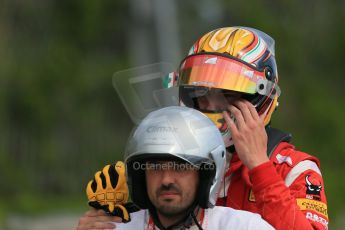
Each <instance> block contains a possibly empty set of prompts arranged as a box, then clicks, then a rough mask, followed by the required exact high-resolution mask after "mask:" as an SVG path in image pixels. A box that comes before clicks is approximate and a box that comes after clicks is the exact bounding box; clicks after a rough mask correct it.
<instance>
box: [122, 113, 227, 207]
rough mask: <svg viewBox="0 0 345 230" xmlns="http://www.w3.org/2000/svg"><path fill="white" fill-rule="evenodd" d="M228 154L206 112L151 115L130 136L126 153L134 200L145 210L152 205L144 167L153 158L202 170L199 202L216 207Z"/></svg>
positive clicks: (129, 183)
mask: <svg viewBox="0 0 345 230" xmlns="http://www.w3.org/2000/svg"><path fill="white" fill-rule="evenodd" d="M225 155H226V154H225V145H224V141H223V138H222V135H221V134H220V132H219V130H218V128H217V127H216V126H215V125H214V124H213V122H212V121H211V120H210V119H209V118H208V117H207V116H205V115H204V114H203V113H201V112H199V111H197V110H195V109H191V108H187V107H180V106H171V107H166V108H163V109H159V110H157V111H154V112H151V113H150V114H149V115H148V116H147V117H146V118H144V120H142V121H141V123H140V124H139V126H138V127H137V128H136V129H135V130H134V132H133V133H132V135H131V136H130V138H129V140H128V143H127V148H126V152H125V157H124V158H125V164H126V168H127V180H128V185H129V191H130V195H131V197H132V200H133V202H134V203H135V204H137V205H138V206H139V207H140V208H143V209H146V208H149V207H150V206H151V202H150V201H149V199H148V195H147V191H146V182H145V172H144V169H142V168H140V165H143V164H144V163H145V162H146V161H148V160H149V161H150V160H153V159H162V160H164V159H169V160H178V161H181V160H182V161H184V162H187V163H189V164H191V165H193V166H195V167H197V168H198V169H199V176H200V182H199V187H198V190H197V191H198V195H197V197H196V203H197V204H198V205H199V206H200V207H202V208H210V207H213V206H214V205H215V204H216V200H217V197H218V192H219V188H220V185H221V181H222V178H223V175H224V171H225V163H226V161H225Z"/></svg>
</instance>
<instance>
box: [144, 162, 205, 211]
mask: <svg viewBox="0 0 345 230" xmlns="http://www.w3.org/2000/svg"><path fill="white" fill-rule="evenodd" d="M146 166H147V167H146V170H145V174H146V186H147V193H148V196H149V199H150V201H151V202H152V204H153V205H154V206H155V207H156V209H157V211H158V212H159V213H160V214H161V215H164V216H166V217H172V216H176V215H180V214H184V211H186V210H187V209H188V208H189V207H190V206H191V205H192V203H193V201H194V199H195V197H196V190H197V187H198V183H199V174H198V171H197V170H196V169H195V168H193V167H192V166H191V165H189V164H187V163H177V162H174V161H158V162H157V161H156V162H147V164H146Z"/></svg>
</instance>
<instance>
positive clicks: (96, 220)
mask: <svg viewBox="0 0 345 230" xmlns="http://www.w3.org/2000/svg"><path fill="white" fill-rule="evenodd" d="M111 222H117V223H121V222H122V219H121V218H120V217H117V216H109V215H108V214H107V213H105V211H103V210H96V209H94V208H91V210H89V211H87V212H86V213H85V214H84V215H83V216H82V217H81V218H80V219H79V222H78V226H77V230H91V229H114V228H115V227H116V225H115V223H111Z"/></svg>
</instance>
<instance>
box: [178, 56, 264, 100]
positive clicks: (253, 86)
mask: <svg viewBox="0 0 345 230" xmlns="http://www.w3.org/2000/svg"><path fill="white" fill-rule="evenodd" d="M266 82H267V80H266V79H265V74H264V72H263V71H262V72H261V71H259V70H257V69H255V68H254V67H251V66H249V65H246V64H244V63H242V62H240V61H238V60H235V59H232V58H231V57H225V56H220V55H215V54H197V55H191V56H188V57H187V58H186V59H185V60H184V61H183V62H182V64H181V67H180V73H179V85H180V86H186V85H188V86H204V87H210V88H219V89H226V90H233V91H237V92H242V93H249V94H255V93H260V90H262V87H264V86H262V84H265V83H266ZM260 94H261V93H260Z"/></svg>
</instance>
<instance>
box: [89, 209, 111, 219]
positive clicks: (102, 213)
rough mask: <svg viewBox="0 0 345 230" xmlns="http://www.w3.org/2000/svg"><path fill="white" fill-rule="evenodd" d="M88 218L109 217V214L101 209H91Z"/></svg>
mask: <svg viewBox="0 0 345 230" xmlns="http://www.w3.org/2000/svg"><path fill="white" fill-rule="evenodd" d="M85 215H86V216H91V217H92V216H108V214H107V213H106V212H105V211H104V210H101V209H95V208H90V210H89V211H87V212H86V213H85Z"/></svg>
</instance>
